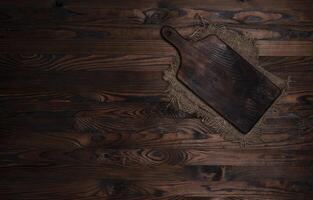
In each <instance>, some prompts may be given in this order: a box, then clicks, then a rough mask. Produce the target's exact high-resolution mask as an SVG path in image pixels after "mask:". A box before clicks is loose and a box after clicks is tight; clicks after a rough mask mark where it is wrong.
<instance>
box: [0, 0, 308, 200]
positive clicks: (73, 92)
mask: <svg viewBox="0 0 313 200" xmlns="http://www.w3.org/2000/svg"><path fill="white" fill-rule="evenodd" d="M197 12H199V13H201V14H202V15H203V16H206V17H210V19H212V21H213V22H221V23H224V24H225V25H226V26H228V27H229V28H231V29H233V30H236V31H239V32H249V33H250V34H252V35H253V36H254V37H256V38H258V39H259V40H258V45H259V49H260V54H261V55H263V56H265V55H266V56H267V57H262V58H260V64H261V66H263V67H264V68H265V69H267V70H269V71H270V72H272V73H274V74H275V75H277V76H279V77H280V78H282V79H284V80H286V81H287V83H288V84H287V92H286V95H285V96H283V97H282V99H281V101H280V102H279V107H278V110H277V112H276V113H275V114H273V115H272V116H270V117H269V118H268V119H266V124H265V127H264V130H263V135H262V139H263V141H264V143H262V144H252V145H247V146H246V148H245V149H241V148H240V147H239V145H238V144H234V143H231V142H228V141H225V140H223V139H222V138H221V137H219V136H218V135H216V134H210V133H208V129H207V127H205V126H204V125H203V124H202V123H201V122H200V121H199V120H197V119H195V118H194V116H190V115H188V114H185V113H182V112H178V111H176V110H174V109H173V108H171V107H168V101H169V100H168V98H167V97H166V95H165V89H166V86H167V85H166V83H165V82H164V81H163V80H162V72H163V70H164V69H166V68H167V67H168V64H169V63H170V62H171V59H172V56H173V55H174V54H175V49H174V48H172V47H171V46H170V45H168V44H167V43H166V42H165V41H163V40H162V39H161V37H160V35H159V30H160V27H161V25H163V24H168V25H173V26H175V28H178V30H179V32H180V33H181V34H182V35H183V36H186V35H188V34H189V33H190V32H191V30H192V28H191V26H192V19H193V15H194V14H195V13H197ZM312 13H313V12H312V2H311V1H309V0H301V1H291V0H290V1H289V0H277V1H271V0H262V1H261V0H251V1H235V0H234V1H213V0H196V1H185V0H175V1H155V0H147V1H122V0H120V1H116V0H114V1H113V0H108V1H101V0H93V1H92V3H91V2H90V1H88V2H87V1H82V0H74V1H62V0H58V1H55V0H40V1H39V0H29V1H21V0H14V1H12V0H2V1H1V2H0V51H1V54H0V152H1V153H0V175H1V180H0V184H1V187H0V199H18V200H20V199H84V200H85V199H86V200H87V199H88V200H90V199H116V200H120V199H136V200H137V199H140V200H141V199H159V200H160V199H162V200H165V199H172V200H174V199H175V200H178V199H179V200H182V199H186V200H203V199H249V200H250V199H275V200H276V199H312V195H313V194H312V191H313V181H312V180H313V179H312V178H313V167H312V163H313V160H312V159H313V158H312V152H313V135H312V131H313V126H312V124H313V87H312V86H313V68H312V66H313V57H312V56H313V50H312V48H313V46H312V44H313V43H312V30H313V23H312ZM289 47H293V48H289ZM269 56H276V57H269ZM277 56H278V57H277ZM286 56H292V57H286ZM304 56H311V57H304Z"/></svg>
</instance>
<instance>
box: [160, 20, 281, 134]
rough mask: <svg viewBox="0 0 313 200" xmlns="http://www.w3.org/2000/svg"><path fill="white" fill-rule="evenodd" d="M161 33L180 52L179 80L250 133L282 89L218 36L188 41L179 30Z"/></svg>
mask: <svg viewBox="0 0 313 200" xmlns="http://www.w3.org/2000/svg"><path fill="white" fill-rule="evenodd" d="M161 33H162V35H163V37H164V38H165V40H167V41H168V42H170V43H171V44H172V45H173V46H174V47H175V48H176V49H177V50H178V52H179V55H180V60H181V62H180V66H179V69H178V72H177V78H178V80H180V81H181V82H182V83H184V84H185V85H186V86H187V87H188V88H189V89H190V90H191V91H192V92H193V93H195V94H196V95H197V96H198V97H199V98H201V99H202V100H203V101H204V102H205V103H206V104H207V105H209V106H210V107H211V108H213V109H214V110H215V111H217V112H218V113H220V114H221V115H222V116H223V117H224V118H225V119H226V120H228V121H229V122H230V123H232V124H233V125H234V126H235V127H236V128H237V129H239V131H241V132H242V133H248V132H249V131H250V130H251V129H252V128H253V126H254V125H255V124H256V123H257V121H258V120H259V119H260V118H261V117H262V115H263V114H264V112H265V111H266V110H267V108H268V107H269V106H271V104H272V103H273V102H274V100H275V99H276V98H277V97H278V96H279V94H280V89H279V88H278V87H277V86H276V85H274V84H273V83H272V82H271V81H270V80H269V79H268V78H267V77H265V76H264V75H263V74H262V73H260V72H259V71H257V70H256V69H255V68H254V67H253V66H252V65H251V64H250V63H248V62H247V61H246V60H245V59H244V58H243V57H241V56H240V55H239V54H237V53H236V52H235V51H234V50H233V49H232V48H230V47H229V46H228V45H227V44H226V43H224V42H223V41H222V40H220V39H219V38H218V37H217V36H216V35H209V36H207V37H206V38H204V39H202V40H200V41H196V42H194V41H190V40H189V41H188V40H186V39H184V38H183V37H182V36H181V35H180V34H179V33H178V32H177V31H176V30H175V29H173V28H172V27H169V26H164V27H163V28H162V30H161Z"/></svg>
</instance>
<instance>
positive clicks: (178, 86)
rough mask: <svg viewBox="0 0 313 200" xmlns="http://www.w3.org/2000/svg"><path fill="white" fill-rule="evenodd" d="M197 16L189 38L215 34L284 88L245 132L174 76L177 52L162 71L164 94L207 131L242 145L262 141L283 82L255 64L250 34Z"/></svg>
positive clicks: (254, 48)
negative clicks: (242, 33)
mask: <svg viewBox="0 0 313 200" xmlns="http://www.w3.org/2000/svg"><path fill="white" fill-rule="evenodd" d="M196 17H197V18H199V21H198V23H197V24H196V29H195V31H194V33H193V34H191V35H190V40H193V41H199V40H201V39H203V38H205V37H207V36H208V35H211V34H215V35H217V36H218V37H219V38H220V39H222V40H223V41H224V42H225V43H227V44H228V45H229V46H230V47H231V48H233V49H234V50H235V51H236V52H238V53H239V54H240V55H241V56H243V57H244V58H245V59H246V60H247V61H248V62H250V63H251V64H252V65H253V66H254V67H255V68H256V69H257V70H258V71H260V72H261V73H263V74H264V75H265V76H266V77H268V78H269V79H270V80H271V81H272V82H273V83H274V84H275V85H277V86H278V87H279V88H280V89H281V90H282V91H283V92H282V94H281V95H280V97H278V98H277V99H276V100H275V102H274V103H273V105H272V106H271V107H270V108H269V109H268V110H267V111H266V113H265V114H264V115H263V116H262V118H261V119H260V120H259V121H258V122H257V124H256V125H255V126H254V127H253V129H252V130H251V131H250V132H248V133H247V134H246V135H244V134H242V133H240V132H239V131H238V130H237V129H236V128H235V127H234V126H233V125H232V124H230V123H229V122H228V121H226V120H224V118H222V117H221V116H220V115H219V114H218V113H216V112H215V111H214V110H213V109H211V108H210V107H209V106H207V104H206V103H204V102H203V101H202V100H201V99H199V98H198V97H197V96H195V95H194V94H193V93H192V92H191V91H190V90H189V89H188V88H186V87H185V86H184V85H183V84H182V83H181V82H179V81H178V80H177V78H176V74H177V70H178V67H179V65H180V64H179V62H180V58H179V55H176V57H175V58H174V59H173V62H172V63H171V65H170V67H169V68H168V69H167V70H165V71H164V76H163V78H164V80H165V81H167V82H168V83H169V85H168V89H167V94H168V97H169V99H170V105H173V106H174V107H176V108H177V109H178V110H181V111H183V112H186V113H189V114H192V115H195V116H196V117H197V118H199V119H201V121H202V122H203V123H204V124H205V125H206V126H207V127H208V128H209V130H210V132H209V133H208V134H219V135H220V136H222V137H223V138H224V139H225V140H228V141H232V142H236V143H239V144H240V145H241V146H242V147H244V146H245V145H246V144H256V143H262V142H263V141H262V139H261V133H262V130H263V126H264V119H266V117H267V116H269V115H273V114H276V113H277V109H278V108H277V102H278V101H279V100H280V99H281V97H282V96H283V95H284V93H285V90H284V88H285V85H286V84H285V82H284V81H283V80H281V79H280V78H278V77H276V76H275V75H273V74H271V73H269V72H267V71H266V70H264V69H263V68H261V67H260V66H258V51H257V48H256V46H255V41H254V40H253V39H251V37H249V36H248V35H241V34H239V33H237V32H234V31H231V30H228V29H227V28H226V27H225V26H223V25H219V24H209V23H208V22H207V21H205V20H204V19H203V18H202V17H201V16H199V15H197V16H196Z"/></svg>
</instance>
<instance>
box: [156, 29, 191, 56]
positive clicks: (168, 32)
mask: <svg viewBox="0 0 313 200" xmlns="http://www.w3.org/2000/svg"><path fill="white" fill-rule="evenodd" d="M161 35H162V37H163V38H164V39H165V40H166V41H168V42H169V43H171V44H172V45H173V46H175V47H177V48H178V49H179V50H183V49H184V47H185V45H186V43H188V41H187V40H186V39H185V38H183V37H182V36H181V35H180V34H179V33H178V32H177V31H176V30H175V29H174V28H173V27H171V26H163V27H162V29H161Z"/></svg>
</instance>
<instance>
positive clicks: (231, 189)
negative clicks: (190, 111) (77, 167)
mask: <svg viewBox="0 0 313 200" xmlns="http://www.w3.org/2000/svg"><path fill="white" fill-rule="evenodd" d="M1 185H2V187H1V188H2V190H1V193H2V196H3V197H10V198H17V197H19V198H20V199H21V198H22V199H30V198H31V199H43V198H46V197H47V196H48V195H49V198H50V197H53V198H57V199H71V198H76V199H83V200H85V199H101V198H102V199H103V198H104V199H151V198H156V199H168V198H169V197H168V196H183V197H184V196H187V197H207V198H208V197H211V198H227V197H228V198H229V197H233V196H239V197H245V198H252V199H257V198H270V199H271V198H274V199H275V198H276V199H292V198H294V197H295V196H297V198H300V199H309V197H310V195H312V192H311V191H310V190H308V189H307V188H299V187H297V183H294V184H288V183H287V185H284V183H281V182H278V181H277V182H271V181H260V182H259V183H257V184H253V183H249V182H240V181H233V182H231V181H229V182H206V181H202V182H201V181H188V182H187V181H166V182H164V181H163V182H161V181H148V180H145V181H125V180H114V179H113V180H112V179H100V180H99V179H85V180H81V181H76V180H72V179H68V180H67V181H58V180H54V181H51V180H38V179H35V180H29V181H23V182H21V181H18V180H17V181H15V183H14V184H12V183H11V184H6V183H5V182H3V181H2V184H1ZM289 185H291V186H294V187H289Z"/></svg>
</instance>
